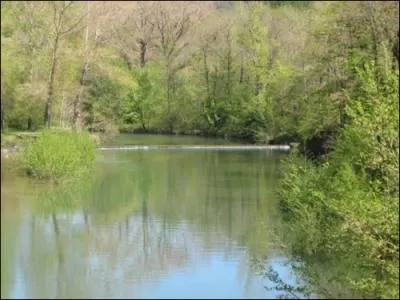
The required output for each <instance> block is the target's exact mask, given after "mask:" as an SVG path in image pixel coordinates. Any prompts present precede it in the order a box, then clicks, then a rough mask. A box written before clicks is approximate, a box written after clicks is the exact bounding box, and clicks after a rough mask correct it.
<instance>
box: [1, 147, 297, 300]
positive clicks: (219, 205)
mask: <svg viewBox="0 0 400 300" xmlns="http://www.w3.org/2000/svg"><path fill="white" fill-rule="evenodd" d="M279 159H280V154H279V153H272V152H267V153H266V152H264V151H254V152H248V151H245V152H240V151H237V152H218V151H216V152H211V151H204V152H201V151H200V152H195V153H193V152H182V151H177V152H173V151H169V152H162V151H160V152H152V153H146V152H108V153H99V162H98V165H97V169H96V172H94V173H93V174H91V176H87V177H85V178H84V180H79V181H78V182H75V183H70V184H68V185H58V186H51V187H42V188H39V189H38V188H35V189H34V186H36V185H35V184H33V183H31V186H27V187H25V188H24V189H22V190H21V192H25V194H27V195H28V194H31V195H33V196H32V197H33V198H34V199H33V200H31V201H26V200H25V199H22V198H23V197H22V196H20V197H19V200H20V201H21V203H22V204H21V205H22V206H23V207H24V213H22V212H21V211H12V212H11V211H8V212H7V211H5V212H4V211H3V201H4V203H8V204H7V205H9V202H12V200H10V199H9V198H10V196H7V197H5V198H6V199H3V197H2V212H1V213H2V235H1V237H2V258H1V260H2V270H1V274H2V297H3V295H4V297H18V298H26V297H29V298H36V297H45V298H64V297H69V298H86V297H87V298H89V297H90V298H96V297H121V298H133V297H139V298H175V297H178V298H181V297H187V298H213V297H217V298H218V297H220V298H221V297H223V298H265V297H272V298H275V297H277V296H278V293H279V291H277V290H274V289H273V290H270V291H268V290H266V289H265V288H264V287H265V286H266V285H267V281H266V280H265V279H264V278H263V277H262V276H259V275H260V272H258V270H257V267H258V266H260V259H262V262H263V263H262V264H264V265H265V261H267V263H268V262H269V263H270V264H272V265H274V266H275V267H277V268H278V269H279V272H280V275H282V276H283V277H284V278H286V279H287V278H289V277H290V276H289V273H288V268H287V267H283V266H282V265H281V262H280V261H281V260H282V259H285V258H279V259H278V260H277V259H276V258H277V257H279V255H280V252H279V249H278V248H277V247H275V242H274V241H275V237H274V235H273V234H272V230H271V228H273V227H274V226H275V225H276V223H277V219H278V217H279V216H278V212H277V208H276V200H275V198H274V194H273V190H274V185H275V184H276V180H277V171H278V168H279ZM118 162H121V163H118ZM19 180H20V179H15V178H14V179H12V182H18V181H19ZM12 189H14V187H13V186H11V185H10V186H6V187H5V189H4V193H6V192H7V190H12ZM33 191H34V192H33ZM2 196H3V186H2ZM28 203H29V205H28ZM4 214H8V216H7V218H6V219H5V221H4V224H3V215H4ZM3 225H4V226H3ZM3 228H4V232H3ZM3 233H4V236H3ZM3 239H4V241H5V243H4V244H5V247H6V248H7V249H6V250H5V252H4V255H3ZM10 239H13V241H10ZM4 262H6V264H5V265H3V263H4ZM3 286H4V287H5V289H4V290H3Z"/></svg>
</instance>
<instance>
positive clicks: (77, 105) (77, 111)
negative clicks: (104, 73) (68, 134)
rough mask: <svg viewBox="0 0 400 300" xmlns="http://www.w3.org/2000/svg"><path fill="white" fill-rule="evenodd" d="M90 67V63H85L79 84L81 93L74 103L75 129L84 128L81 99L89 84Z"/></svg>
mask: <svg viewBox="0 0 400 300" xmlns="http://www.w3.org/2000/svg"><path fill="white" fill-rule="evenodd" d="M88 67H89V64H88V62H85V63H84V64H83V67H82V72H81V79H80V81H79V83H80V87H79V91H78V94H77V95H76V97H75V101H74V103H73V117H72V126H73V127H74V128H79V129H80V128H82V126H83V122H82V110H81V108H82V107H81V99H82V94H83V90H84V88H85V86H86V82H87V73H88Z"/></svg>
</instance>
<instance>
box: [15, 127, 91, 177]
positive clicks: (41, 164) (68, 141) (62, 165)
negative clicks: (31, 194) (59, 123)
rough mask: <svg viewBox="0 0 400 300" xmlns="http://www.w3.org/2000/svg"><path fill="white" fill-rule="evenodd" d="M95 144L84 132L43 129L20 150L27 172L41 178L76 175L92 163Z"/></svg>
mask: <svg viewBox="0 0 400 300" xmlns="http://www.w3.org/2000/svg"><path fill="white" fill-rule="evenodd" d="M94 159H95V145H94V142H93V140H92V139H91V137H90V135H89V134H88V133H77V132H54V131H45V132H43V133H41V134H40V136H39V137H38V138H37V139H36V140H35V141H34V142H32V143H30V144H28V145H27V146H26V147H25V149H24V151H23V153H22V163H23V167H24V169H25V170H26V172H27V174H28V175H30V176H33V177H38V178H41V179H52V180H60V179H66V178H73V177H77V176H79V175H81V174H83V173H85V172H87V171H88V170H90V169H91V167H92V166H93V163H94Z"/></svg>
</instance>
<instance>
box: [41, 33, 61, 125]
mask: <svg viewBox="0 0 400 300" xmlns="http://www.w3.org/2000/svg"><path fill="white" fill-rule="evenodd" d="M58 42H59V35H57V36H56V38H55V40H54V47H53V59H52V63H51V70H50V78H49V86H48V92H47V100H46V106H45V108H44V125H45V127H47V128H50V124H51V112H52V104H53V89H54V78H55V73H56V65H57V50H58Z"/></svg>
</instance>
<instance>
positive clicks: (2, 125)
mask: <svg viewBox="0 0 400 300" xmlns="http://www.w3.org/2000/svg"><path fill="white" fill-rule="evenodd" d="M3 130H4V104H3V99H1V131H3Z"/></svg>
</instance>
